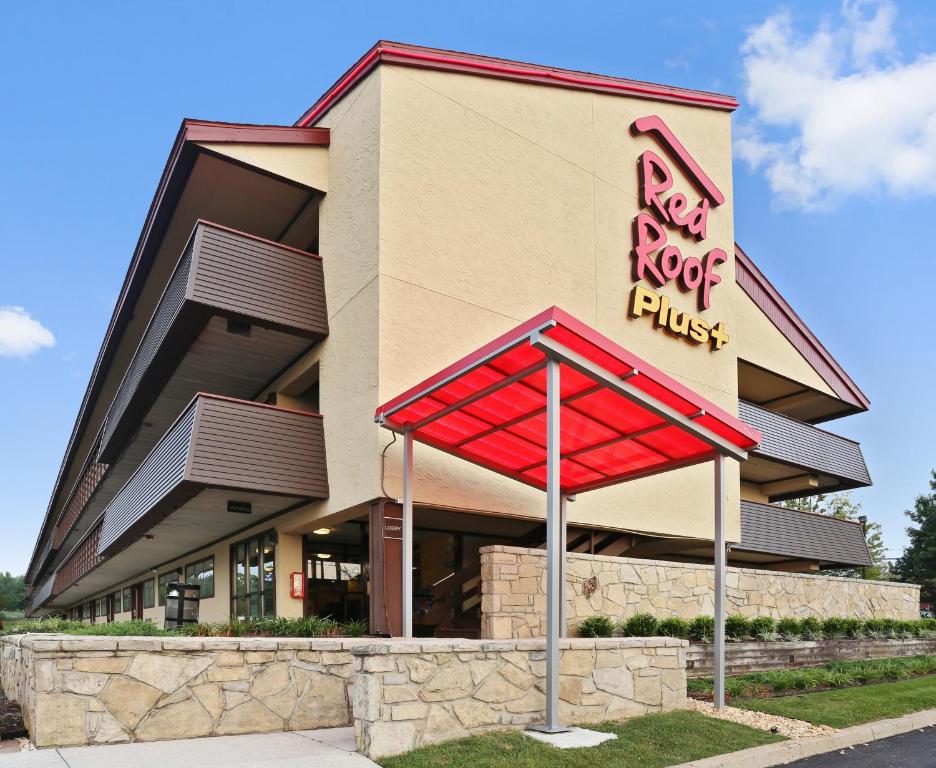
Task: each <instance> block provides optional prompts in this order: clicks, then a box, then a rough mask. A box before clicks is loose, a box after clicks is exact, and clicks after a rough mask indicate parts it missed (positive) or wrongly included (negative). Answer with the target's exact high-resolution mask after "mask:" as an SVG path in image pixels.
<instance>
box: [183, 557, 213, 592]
mask: <svg viewBox="0 0 936 768" xmlns="http://www.w3.org/2000/svg"><path fill="white" fill-rule="evenodd" d="M185 583H186V584H198V586H199V587H201V589H200V590H199V595H200V596H201V597H214V593H215V590H214V557H206V558H205V559H204V560H199V561H198V562H197V563H189V564H188V565H187V566H185Z"/></svg>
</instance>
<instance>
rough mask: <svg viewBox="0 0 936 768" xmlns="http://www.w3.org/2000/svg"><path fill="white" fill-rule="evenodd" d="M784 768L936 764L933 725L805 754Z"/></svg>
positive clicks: (933, 767) (927, 767)
mask: <svg viewBox="0 0 936 768" xmlns="http://www.w3.org/2000/svg"><path fill="white" fill-rule="evenodd" d="M787 768H936V728H923V729H921V730H919V731H910V732H909V733H902V734H900V735H899V736H891V737H890V738H889V739H881V740H880V741H872V742H870V743H868V744H859V745H858V746H855V747H849V748H848V749H842V750H839V751H836V752H827V753H826V754H824V755H816V756H815V757H808V758H806V759H805V760H797V761H796V762H795V763H788V764H787Z"/></svg>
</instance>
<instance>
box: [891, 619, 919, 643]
mask: <svg viewBox="0 0 936 768" xmlns="http://www.w3.org/2000/svg"><path fill="white" fill-rule="evenodd" d="M895 629H896V632H895V636H896V637H897V639H898V640H911V639H912V638H914V637H916V629H917V627H916V622H915V621H898V622H897V625H896V628H895Z"/></svg>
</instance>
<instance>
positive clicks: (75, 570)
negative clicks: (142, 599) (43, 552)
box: [53, 394, 328, 605]
mask: <svg viewBox="0 0 936 768" xmlns="http://www.w3.org/2000/svg"><path fill="white" fill-rule="evenodd" d="M327 497H328V478H327V471H326V466H325V438H324V433H323V428H322V417H321V416H319V415H318V414H312V413H301V412H298V411H291V410H285V409H282V408H273V407H271V406H267V405H262V404H260V403H254V402H249V401H245V400H234V399H231V398H225V397H219V396H216V395H205V394H199V395H198V396H197V397H195V398H194V399H193V400H192V401H191V403H189V405H188V406H187V407H186V408H185V409H184V410H183V411H182V413H181V415H180V416H179V417H178V418H177V419H176V421H175V423H174V424H173V425H172V426H171V427H170V428H169V429H168V430H167V431H166V433H165V434H164V435H163V436H162V438H161V439H160V440H159V441H158V442H157V443H156V445H155V447H154V448H153V450H152V451H151V452H150V453H149V455H148V456H147V457H146V458H145V459H144V460H143V462H142V463H141V464H140V466H139V468H138V469H137V470H136V472H134V473H133V475H132V476H131V477H130V479H129V480H128V481H127V482H126V484H125V485H124V486H123V488H121V489H120V491H119V492H118V493H117V494H116V495H115V496H114V497H113V500H112V501H111V502H110V503H109V504H108V505H107V508H106V509H105V510H104V513H103V517H102V519H101V521H100V523H99V524H96V525H95V526H94V528H92V530H91V532H90V533H89V534H88V535H86V537H85V538H84V540H83V541H82V542H81V543H80V544H79V545H77V547H76V548H75V549H74V550H73V552H72V553H71V554H70V555H69V557H68V558H67V559H66V560H65V561H64V562H63V564H62V565H61V566H60V568H59V570H58V572H57V574H56V584H55V590H54V593H55V595H56V596H58V595H62V593H64V592H66V591H67V594H66V595H64V596H63V598H62V600H61V601H60V602H61V605H70V604H72V603H74V602H77V601H79V600H82V599H84V598H86V597H89V596H90V595H92V594H94V593H95V592H98V591H101V590H104V589H107V588H109V587H110V586H112V585H113V584H114V583H116V582H118V581H120V580H122V579H127V578H130V577H132V576H134V575H136V574H138V573H140V572H142V571H144V570H146V569H148V568H153V567H155V566H156V565H158V564H159V563H163V562H166V561H167V560H170V559H172V558H174V557H176V556H178V555H179V554H181V553H183V552H189V551H192V550H194V549H197V548H199V547H203V546H206V545H209V544H211V543H212V542H215V541H217V540H219V539H222V538H224V537H226V536H229V535H231V534H233V533H235V532H236V531H239V530H241V529H243V528H245V527H248V526H252V525H255V524H257V523H259V522H261V521H263V520H264V519H266V518H269V517H271V516H273V515H276V514H278V513H280V512H283V511H285V510H288V509H290V508H292V507H294V506H296V505H300V504H303V503H307V502H309V501H311V500H315V499H325V498H327ZM91 541H93V552H92V551H91V550H89V549H88V547H89V546H91V545H89V544H88V542H91ZM53 602H55V601H53Z"/></svg>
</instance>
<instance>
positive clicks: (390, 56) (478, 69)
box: [296, 40, 738, 126]
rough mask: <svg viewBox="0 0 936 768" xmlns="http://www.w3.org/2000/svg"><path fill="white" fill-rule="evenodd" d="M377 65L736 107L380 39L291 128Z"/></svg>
mask: <svg viewBox="0 0 936 768" xmlns="http://www.w3.org/2000/svg"><path fill="white" fill-rule="evenodd" d="M382 63H386V64H399V65H401V66H408V67H420V68H422V69H438V70H445V71H450V72H463V73H466V74H471V75H478V76H482V77H496V78H499V79H502V80H516V81H520V82H530V83H537V84H539V85H550V86H556V87H560V88H574V89H579V90H585V91H595V92H602V93H617V94H621V95H623V96H633V97H636V98H642V99H653V100H655V101H671V102H676V103H679V104H689V105H692V106H696V107H707V108H710V109H720V110H726V111H729V112H730V111H733V110H735V109H737V108H738V100H737V99H735V98H734V97H733V96H726V95H724V94H720V93H710V92H708V91H696V90H691V89H688V88H676V87H673V86H668V85H657V84H655V83H645V82H641V81H639V80H629V79H626V78H623V77H611V76H609V75H596V74H592V73H589V72H579V71H576V70H570V69H558V68H556V67H546V66H542V65H540V64H529V63H526V62H519V61H510V60H508V59H499V58H495V57H493V56H481V55H478V54H473V53H461V52H458V51H446V50H441V49H438V48H426V47H422V46H416V45H408V44H406V43H394V42H390V41H387V40H380V41H379V42H377V44H376V45H375V46H374V47H373V48H371V49H370V50H369V51H368V52H367V53H366V54H364V56H362V57H361V58H360V59H359V60H358V61H357V62H356V63H355V64H354V66H352V67H351V68H350V69H349V70H348V71H347V72H345V73H344V74H343V75H342V76H341V77H340V78H339V79H338V81H337V82H336V83H335V84H334V85H333V86H332V87H331V88H329V89H328V90H327V91H326V92H325V93H324V94H323V95H322V96H321V98H319V100H318V101H316V102H315V104H313V105H312V107H311V108H309V109H308V110H307V111H306V112H305V114H303V115H302V117H300V118H299V120H297V121H296V125H300V126H307V125H311V124H312V123H314V122H315V121H316V120H319V119H320V118H321V117H322V116H323V115H325V113H326V112H328V110H329V109H331V108H332V107H333V106H334V105H335V104H337V103H338V102H339V101H340V100H341V99H342V98H343V97H344V95H345V94H346V93H348V92H349V91H350V90H351V89H352V88H354V86H355V85H357V84H358V82H360V81H361V80H362V79H363V78H364V77H366V76H367V74H368V73H369V72H370V71H371V70H372V69H373V68H374V67H376V66H378V65H379V64H382Z"/></svg>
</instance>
